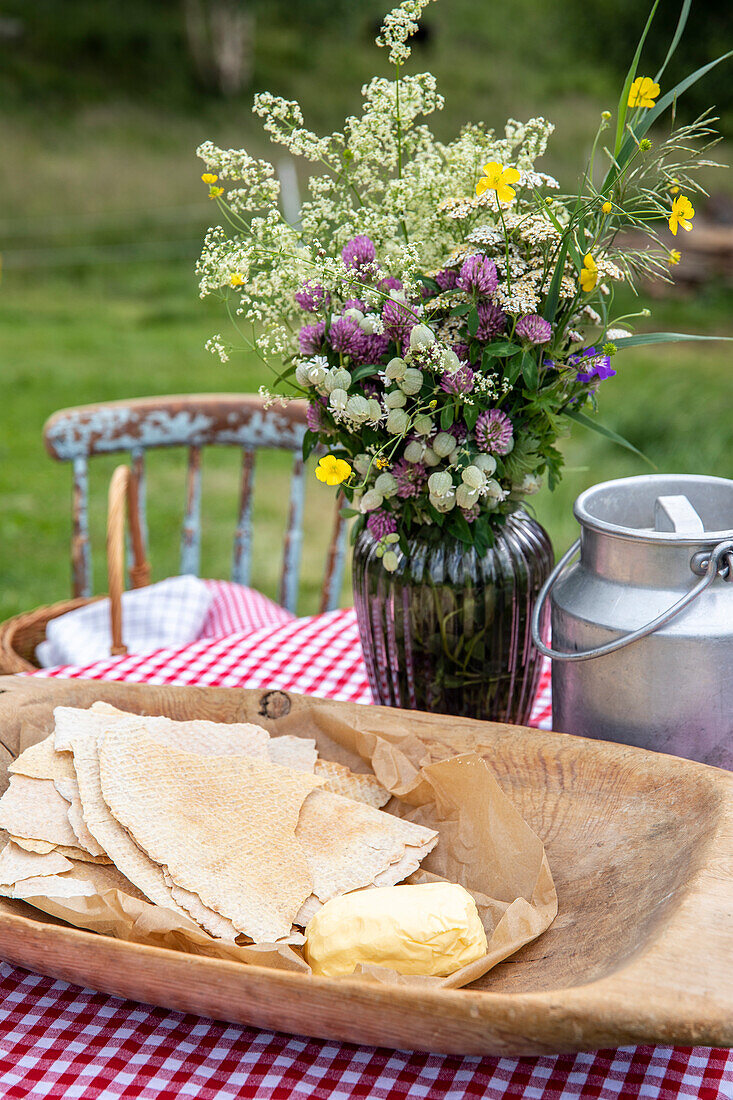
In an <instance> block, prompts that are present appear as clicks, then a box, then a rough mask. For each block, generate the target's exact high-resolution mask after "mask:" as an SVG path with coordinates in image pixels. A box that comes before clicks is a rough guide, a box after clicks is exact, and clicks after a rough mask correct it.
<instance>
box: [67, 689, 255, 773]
mask: <svg viewBox="0 0 733 1100" xmlns="http://www.w3.org/2000/svg"><path fill="white" fill-rule="evenodd" d="M59 710H73V708H71V707H57V708H56V710H55V711H54V716H55V717H56V721H57V723H58V712H59ZM76 713H77V714H84V715H93V716H94V718H95V719H98V718H99V717H100V716H102V717H104V718H105V719H107V720H106V721H105V722H104V723H102V725H101V727H100V728H101V729H111V728H112V726H111V723H110V719H111V721H112V723H119V724H120V725H121V726H122V727H124V728H126V729H144V730H145V731H146V733H147V734H148V736H149V737H150V738H151V739H152V740H153V741H159V742H160V743H161V744H163V745H170V746H171V747H172V748H174V749H181V750H182V751H183V752H198V753H200V754H201V755H206V756H238V755H240V754H244V755H245V756H255V757H261V758H262V759H263V760H267V759H268V755H269V754H268V743H269V740H270V735H269V733H268V732H267V730H266V729H263V728H262V726H256V725H254V723H252V722H232V723H224V722H207V721H204V720H203V719H194V720H192V721H188V722H178V721H175V720H174V719H173V718H165V717H163V716H162V715H152V716H147V715H140V714H129V713H128V712H127V711H124V710H117V709H116V707H113V706H111V704H110V703H102V702H97V703H92V706H91V707H90V709H89V710H87V711H77V712H76ZM56 744H57V747H58V740H57V742H56Z"/></svg>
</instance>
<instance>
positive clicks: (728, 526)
mask: <svg viewBox="0 0 733 1100" xmlns="http://www.w3.org/2000/svg"><path fill="white" fill-rule="evenodd" d="M573 512H574V513H575V518H576V519H577V521H578V523H580V524H581V526H583V527H586V528H590V529H592V530H594V531H600V532H602V533H603V534H608V535H616V536H618V537H620V538H633V539H642V540H643V541H645V542H659V543H670V542H671V543H675V544H676V545H690V546H692V545H695V546H699V545H700V544H701V543H707V542H711V543H712V542H719V541H721V540H722V539H730V538H733V481H730V480H728V479H727V478H722V477H708V476H706V475H704V474H642V475H640V476H638V477H624V478H619V479H618V480H616V481H604V482H602V483H601V484H600V485H593V486H592V487H591V488H590V489H586V490H585V492H584V493H581V494H580V496H579V497H578V498H577V500H576V501H575V505H574V508H573Z"/></svg>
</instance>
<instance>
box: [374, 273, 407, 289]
mask: <svg viewBox="0 0 733 1100" xmlns="http://www.w3.org/2000/svg"><path fill="white" fill-rule="evenodd" d="M377 290H381V292H382V294H389V292H390V290H402V283H401V282H400V280H399V279H395V277H394V275H385V276H384V278H383V279H380V280H379V282H378V283H377Z"/></svg>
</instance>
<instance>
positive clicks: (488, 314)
mask: <svg viewBox="0 0 733 1100" xmlns="http://www.w3.org/2000/svg"><path fill="white" fill-rule="evenodd" d="M505 330H506V313H504V311H503V310H502V309H499V307H498V306H495V305H494V303H493V302H479V304H478V328H477V330H476V337H477V339H478V340H484V341H489V340H493V339H494V338H495V337H496V336H501V334H502V333H503V332H504V331H505Z"/></svg>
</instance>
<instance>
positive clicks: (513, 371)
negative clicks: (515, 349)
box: [504, 355, 522, 386]
mask: <svg viewBox="0 0 733 1100" xmlns="http://www.w3.org/2000/svg"><path fill="white" fill-rule="evenodd" d="M521 372H522V356H521V355H515V356H514V358H513V359H510V360H509V362H508V363H507V365H506V367H505V368H504V377H505V378H506V380H507V382H510V383H511V384H512V386H513V385H514V383H515V382H516V380H517V379H518V378H519V375H520V374H521Z"/></svg>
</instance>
